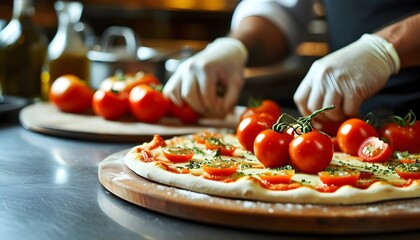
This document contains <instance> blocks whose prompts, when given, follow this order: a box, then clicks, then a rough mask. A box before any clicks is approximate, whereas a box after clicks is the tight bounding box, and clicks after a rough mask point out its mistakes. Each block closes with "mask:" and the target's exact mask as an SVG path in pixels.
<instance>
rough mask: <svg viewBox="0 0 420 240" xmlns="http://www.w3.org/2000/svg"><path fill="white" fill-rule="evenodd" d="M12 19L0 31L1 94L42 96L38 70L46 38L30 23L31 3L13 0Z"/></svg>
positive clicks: (44, 52) (46, 43)
mask: <svg viewBox="0 0 420 240" xmlns="http://www.w3.org/2000/svg"><path fill="white" fill-rule="evenodd" d="M13 4H14V5H13V16H12V19H11V20H10V22H9V23H8V24H7V25H6V26H5V27H4V28H3V29H2V30H1V31H0V84H1V87H0V89H2V91H3V92H2V94H3V95H14V96H20V97H24V98H28V99H37V98H39V97H40V96H41V78H40V77H41V71H42V66H43V62H44V61H45V56H46V50H47V46H48V39H47V36H46V33H45V32H44V30H43V29H42V28H41V27H39V26H38V25H37V24H35V23H34V21H33V16H34V14H35V8H34V4H33V1H32V0H14V2H13Z"/></svg>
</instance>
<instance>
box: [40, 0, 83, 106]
mask: <svg viewBox="0 0 420 240" xmlns="http://www.w3.org/2000/svg"><path fill="white" fill-rule="evenodd" d="M54 8H55V11H56V14H57V17H58V28H57V33H56V35H55V36H54V38H53V39H52V41H51V42H50V44H49V45H48V54H47V58H46V62H45V65H44V68H43V72H42V96H43V98H44V99H46V98H47V95H48V92H49V89H50V87H51V84H52V83H53V82H54V80H55V79H57V78H59V77H61V76H63V75H65V74H73V75H76V76H78V77H79V78H80V79H82V80H84V81H86V82H87V83H89V79H88V78H89V76H90V67H89V61H88V58H87V51H88V48H89V47H88V46H87V44H86V43H85V40H86V39H87V38H89V37H90V36H89V35H91V33H89V31H88V29H87V28H84V27H85V26H86V25H84V24H83V23H82V22H80V17H81V14H82V10H83V5H82V3H80V2H75V1H57V2H55V4H54Z"/></svg>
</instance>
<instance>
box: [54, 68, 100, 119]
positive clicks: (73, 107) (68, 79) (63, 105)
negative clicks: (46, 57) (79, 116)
mask: <svg viewBox="0 0 420 240" xmlns="http://www.w3.org/2000/svg"><path fill="white" fill-rule="evenodd" d="M93 93H94V91H93V90H92V89H91V88H90V87H89V86H88V85H87V84H86V83H84V82H83V81H82V80H81V79H80V78H79V77H77V76H75V75H70V74H68V75H63V76H61V77H59V78H57V79H56V80H55V81H54V82H53V84H52V85H51V88H50V92H49V100H50V101H51V102H52V103H54V104H55V105H56V106H57V107H58V109H60V110H61V111H63V112H70V113H82V112H84V111H86V110H88V109H89V108H90V107H91V104H92V96H93Z"/></svg>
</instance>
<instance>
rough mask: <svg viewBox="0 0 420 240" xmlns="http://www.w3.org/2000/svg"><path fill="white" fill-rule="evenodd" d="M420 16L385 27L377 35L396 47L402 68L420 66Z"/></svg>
mask: <svg viewBox="0 0 420 240" xmlns="http://www.w3.org/2000/svg"><path fill="white" fill-rule="evenodd" d="M419 32H420V14H416V15H413V16H411V17H408V18H405V19H403V20H401V21H399V22H397V23H394V24H392V25H390V26H388V27H385V28H383V29H381V30H380V31H378V32H377V33H376V34H377V35H379V36H381V37H383V38H385V39H386V40H387V41H389V42H390V43H392V44H393V45H394V48H395V50H396V51H397V53H398V56H399V57H400V62H401V68H406V67H413V66H420V39H419V37H418V36H419Z"/></svg>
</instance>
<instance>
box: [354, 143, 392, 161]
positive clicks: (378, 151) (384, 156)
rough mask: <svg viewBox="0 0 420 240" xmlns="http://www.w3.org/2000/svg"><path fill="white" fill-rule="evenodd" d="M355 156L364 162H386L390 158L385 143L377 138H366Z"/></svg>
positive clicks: (389, 152) (390, 153) (390, 151)
mask: <svg viewBox="0 0 420 240" xmlns="http://www.w3.org/2000/svg"><path fill="white" fill-rule="evenodd" d="M357 155H358V156H359V158H360V159H362V160H363V161H364V162H386V161H388V160H389V159H390V158H391V156H392V150H391V148H390V147H389V145H388V144H387V143H385V142H384V141H382V140H380V139H379V138H377V137H368V138H366V139H365V140H364V141H363V142H362V144H360V147H359V150H358V152H357Z"/></svg>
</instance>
